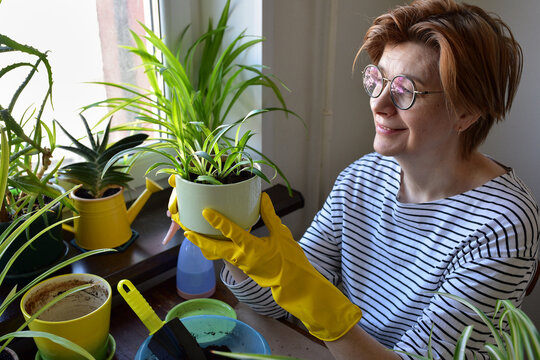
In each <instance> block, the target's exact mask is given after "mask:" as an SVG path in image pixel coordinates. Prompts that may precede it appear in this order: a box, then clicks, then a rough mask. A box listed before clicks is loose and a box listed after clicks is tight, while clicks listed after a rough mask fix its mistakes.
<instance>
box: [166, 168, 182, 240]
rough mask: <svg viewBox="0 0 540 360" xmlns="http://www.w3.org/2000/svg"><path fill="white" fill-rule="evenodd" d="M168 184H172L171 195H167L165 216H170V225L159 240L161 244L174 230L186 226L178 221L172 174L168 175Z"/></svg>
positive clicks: (171, 235) (174, 180)
mask: <svg viewBox="0 0 540 360" xmlns="http://www.w3.org/2000/svg"><path fill="white" fill-rule="evenodd" d="M169 185H171V186H172V191H171V195H170V196H169V204H168V205H167V216H168V217H170V218H171V226H170V227H169V230H168V231H167V234H166V235H165V238H163V240H162V241H161V243H162V244H163V245H166V244H167V243H168V242H169V241H170V240H171V239H172V238H173V236H174V234H176V232H177V231H178V230H179V229H180V228H182V229H183V230H184V231H186V230H187V228H186V227H185V226H184V225H182V223H181V222H180V215H178V202H177V201H176V189H175V186H176V178H175V176H174V175H171V176H169Z"/></svg>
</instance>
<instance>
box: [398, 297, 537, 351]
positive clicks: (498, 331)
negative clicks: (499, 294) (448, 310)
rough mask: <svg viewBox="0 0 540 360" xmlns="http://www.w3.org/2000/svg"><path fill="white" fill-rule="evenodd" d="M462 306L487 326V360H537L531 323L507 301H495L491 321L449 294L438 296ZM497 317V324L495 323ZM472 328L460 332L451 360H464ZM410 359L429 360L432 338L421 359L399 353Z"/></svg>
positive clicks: (535, 335)
mask: <svg viewBox="0 0 540 360" xmlns="http://www.w3.org/2000/svg"><path fill="white" fill-rule="evenodd" d="M437 294H439V295H441V296H445V297H448V298H450V299H453V300H455V301H458V302H460V303H462V304H463V305H465V306H467V307H468V308H470V309H471V310H473V311H474V312H475V313H476V314H477V315H478V316H479V317H480V318H481V319H482V321H483V322H484V323H485V324H486V325H487V327H488V328H489V330H490V332H491V334H492V335H493V338H494V340H495V343H494V344H492V343H486V344H484V349H485V350H486V351H487V353H488V355H489V358H490V359H492V360H519V359H540V335H539V333H538V330H537V329H536V327H535V326H534V324H533V323H532V321H531V319H530V318H529V317H528V316H527V315H526V314H525V313H524V312H523V311H522V310H521V309H518V308H516V307H515V306H514V304H512V302H510V301H509V300H497V302H496V304H495V311H494V314H493V318H492V319H490V318H489V317H488V316H487V315H486V314H485V313H484V312H482V310H480V309H479V308H477V307H476V306H474V305H473V304H471V303H470V302H469V301H467V300H465V299H463V298H461V297H459V296H456V295H452V294H447V293H437ZM497 316H499V320H498V321H495V319H496V318H497ZM472 331H473V325H468V326H466V327H465V329H463V332H462V333H461V336H460V338H459V339H458V341H457V343H456V349H455V352H454V359H456V360H462V359H465V358H466V355H465V354H466V352H465V351H466V348H467V342H468V340H469V338H470V336H471V334H472ZM398 352H401V353H405V354H407V355H409V356H412V357H414V358H417V359H422V360H432V359H433V353H432V346H431V338H430V341H429V346H428V356H427V357H425V356H420V355H416V354H410V353H406V352H402V351H398Z"/></svg>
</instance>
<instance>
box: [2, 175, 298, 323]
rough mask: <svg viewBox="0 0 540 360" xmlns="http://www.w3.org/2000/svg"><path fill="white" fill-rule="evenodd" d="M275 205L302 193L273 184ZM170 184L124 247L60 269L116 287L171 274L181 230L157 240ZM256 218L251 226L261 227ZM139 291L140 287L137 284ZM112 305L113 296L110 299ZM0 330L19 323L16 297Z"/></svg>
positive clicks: (289, 205) (285, 207)
mask: <svg viewBox="0 0 540 360" xmlns="http://www.w3.org/2000/svg"><path fill="white" fill-rule="evenodd" d="M265 191H266V192H267V193H268V195H270V198H271V199H272V202H273V204H274V207H275V209H276V213H277V215H278V216H280V217H282V216H284V215H287V214H289V213H291V212H292V211H294V210H297V209H300V208H302V207H303V206H304V199H303V197H302V194H300V193H299V192H297V191H293V197H289V196H288V194H287V188H286V187H285V186H283V185H279V184H278V185H274V186H272V187H270V188H268V189H266V190H265ZM170 192H171V190H170V188H167V189H165V190H163V191H159V192H157V193H155V194H153V195H152V196H151V197H150V199H149V200H148V202H147V203H146V205H145V206H144V208H143V209H142V210H141V212H140V213H139V215H138V216H137V218H136V219H135V221H134V222H133V224H132V229H133V230H135V231H137V232H138V233H139V237H138V238H137V239H136V240H135V241H134V242H133V243H132V244H131V245H130V246H129V247H127V248H126V249H125V250H124V251H122V252H118V253H111V254H101V255H94V256H91V257H89V258H86V259H83V260H81V261H78V262H76V263H74V264H72V265H71V267H67V268H65V269H63V270H61V273H68V272H73V273H92V274H96V275H99V276H101V277H103V278H105V279H106V280H107V281H108V282H109V283H110V284H111V286H112V288H113V289H116V285H117V283H118V282H119V281H120V280H122V279H130V280H131V281H132V282H133V283H134V284H135V285H136V286H138V287H139V286H140V287H143V288H144V284H149V283H153V284H155V283H156V282H157V280H159V279H161V280H165V279H166V278H167V277H170V276H172V275H173V274H174V271H175V269H176V262H177V257H178V251H179V248H180V243H181V242H182V239H183V236H182V232H181V231H179V232H177V233H176V235H175V236H174V237H173V238H172V240H171V241H170V242H169V243H168V244H167V245H162V244H161V241H162V240H163V238H164V237H165V235H166V233H167V231H168V229H169V226H170V223H171V221H170V219H169V217H167V215H166V209H167V203H168V200H169V195H170ZM262 225H263V224H262V221H259V222H258V223H257V224H256V225H255V226H254V227H253V228H254V229H255V228H258V227H261V226H262ZM66 235H67V237H66V240H68V241H69V240H71V238H70V237H69V236H70V235H71V234H70V233H68V234H66ZM77 253H79V251H78V250H77V249H76V248H74V247H73V246H71V245H70V249H69V253H68V256H70V257H71V256H74V255H76V254H77ZM9 285H11V284H7V285H6V286H3V289H1V291H0V302H1V300H2V299H3V298H4V297H5V296H6V294H7V292H8V291H9V290H10V288H11V286H9ZM139 290H140V291H142V289H140V288H139ZM113 305H114V300H113ZM0 320H1V322H0V333H2V334H4V333H8V332H10V331H14V330H15V329H16V328H17V327H18V326H20V324H22V323H23V318H22V315H21V313H20V310H19V301H15V302H14V303H12V304H11V305H10V306H9V307H8V309H7V310H6V312H5V313H4V314H3V316H2V318H1V319H0Z"/></svg>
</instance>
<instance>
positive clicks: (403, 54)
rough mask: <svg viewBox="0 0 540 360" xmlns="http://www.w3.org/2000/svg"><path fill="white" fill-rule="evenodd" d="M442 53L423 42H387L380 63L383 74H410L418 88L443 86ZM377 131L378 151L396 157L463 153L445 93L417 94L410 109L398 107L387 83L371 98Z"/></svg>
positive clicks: (388, 76) (433, 89)
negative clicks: (441, 71)
mask: <svg viewBox="0 0 540 360" xmlns="http://www.w3.org/2000/svg"><path fill="white" fill-rule="evenodd" d="M437 61H438V54H437V53H436V52H435V51H434V50H433V49H430V48H428V47H426V46H424V45H422V44H418V43H412V42H407V43H402V44H397V45H396V44H391V45H387V46H386V47H385V49H384V53H383V55H382V57H381V59H380V62H379V64H378V67H379V69H380V70H381V71H382V73H383V76H384V77H385V78H387V79H390V80H391V79H392V78H393V77H394V76H396V75H406V76H408V77H409V78H410V79H412V80H414V82H415V85H416V90H417V91H440V90H442V87H441V81H440V76H439V73H438V65H437V64H438V63H437ZM370 106H371V110H372V112H373V118H374V122H375V130H376V135H375V139H374V142H373V147H374V150H375V151H376V152H378V153H379V154H382V155H385V156H393V157H395V158H396V159H398V160H399V159H400V158H402V159H407V158H408V159H410V158H411V157H412V159H414V160H419V159H422V158H424V159H430V158H432V159H437V158H439V159H440V158H441V156H442V155H443V154H446V155H448V154H449V152H448V151H455V153H456V154H458V153H459V151H458V149H459V141H458V132H457V125H456V123H457V121H456V117H455V116H453V115H451V113H450V111H449V110H448V109H447V107H446V103H445V99H444V94H443V93H436V94H427V95H418V94H417V96H416V101H415V103H414V104H413V106H412V107H411V108H410V109H408V110H401V109H399V108H397V107H396V106H395V105H394V103H393V102H392V99H391V98H390V86H389V84H388V83H386V84H385V88H384V89H383V92H382V93H381V95H380V96H379V97H377V98H371V99H370Z"/></svg>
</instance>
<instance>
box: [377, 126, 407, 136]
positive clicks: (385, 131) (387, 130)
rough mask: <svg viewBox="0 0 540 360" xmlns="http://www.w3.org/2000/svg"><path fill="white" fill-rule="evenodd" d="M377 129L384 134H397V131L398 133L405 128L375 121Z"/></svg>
mask: <svg viewBox="0 0 540 360" xmlns="http://www.w3.org/2000/svg"><path fill="white" fill-rule="evenodd" d="M375 129H376V131H377V133H379V134H384V135H390V134H395V133H398V132H401V131H404V130H405V129H404V128H401V129H395V128H391V127H388V126H384V125H381V124H379V123H375Z"/></svg>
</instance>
